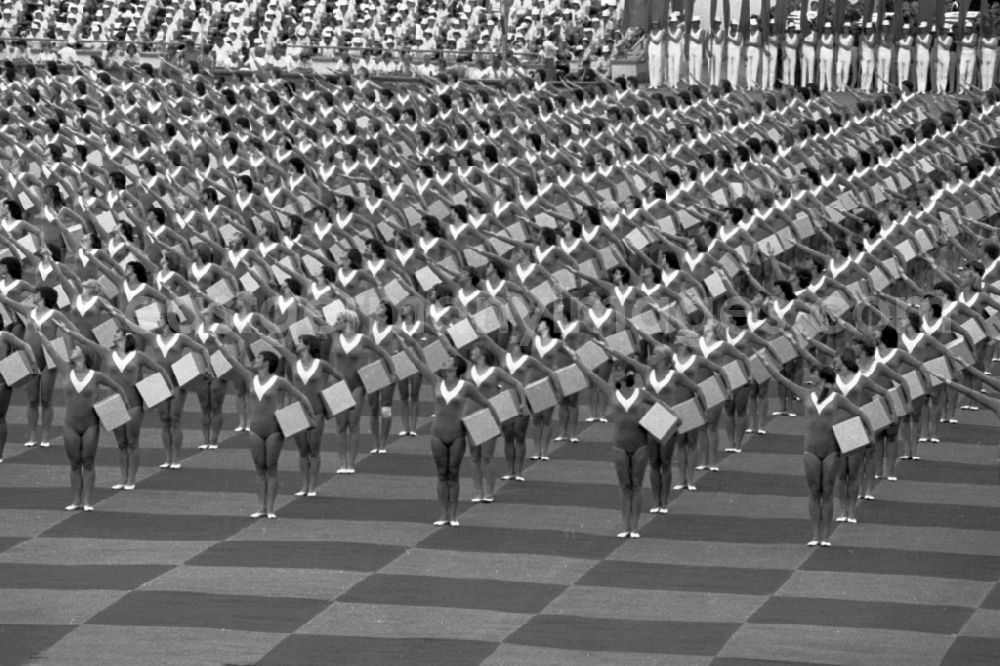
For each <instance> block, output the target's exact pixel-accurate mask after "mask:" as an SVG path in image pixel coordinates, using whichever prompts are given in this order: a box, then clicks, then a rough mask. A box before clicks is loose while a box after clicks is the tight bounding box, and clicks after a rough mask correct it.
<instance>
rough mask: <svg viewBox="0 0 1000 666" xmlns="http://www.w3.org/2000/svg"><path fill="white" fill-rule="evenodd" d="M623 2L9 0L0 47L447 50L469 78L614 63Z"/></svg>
mask: <svg viewBox="0 0 1000 666" xmlns="http://www.w3.org/2000/svg"><path fill="white" fill-rule="evenodd" d="M623 8H624V1H623V0H546V1H544V2H529V1H528V0H506V1H501V0H404V1H402V2H397V1H395V0H393V1H389V0H329V1H327V2H322V1H319V2H318V1H317V0H248V1H247V2H233V1H230V2H221V1H219V0H215V1H207V0H150V1H149V2H135V1H132V0H122V1H119V2H115V1H113V0H104V1H103V2H96V1H95V0H74V1H71V2H59V1H57V0H41V1H40V2H24V1H23V0H15V1H13V2H11V1H10V0H6V1H5V2H4V3H3V10H2V11H3V18H2V20H0V37H2V39H3V40H4V41H5V44H7V45H9V48H4V49H3V52H2V53H0V56H3V57H5V58H7V59H12V60H18V59H32V60H35V61H46V60H53V59H58V60H63V61H65V60H72V59H73V58H74V57H77V54H78V53H79V52H81V51H90V52H94V51H97V52H101V53H102V55H103V56H104V58H105V59H106V60H111V61H112V62H113V61H134V60H137V59H138V58H139V57H140V56H141V54H142V53H144V52H149V51H154V52H157V53H166V54H168V55H171V56H173V55H177V54H178V53H180V54H181V55H182V56H183V55H184V54H185V53H186V54H188V57H192V56H191V54H196V55H197V57H198V58H199V59H200V60H203V61H204V62H205V64H210V65H212V66H217V67H227V68H242V67H249V68H251V69H254V68H259V67H262V66H265V65H274V66H278V67H282V68H285V69H290V70H293V69H297V68H300V67H313V66H314V65H313V63H314V62H316V61H323V62H325V63H330V61H332V65H330V68H332V69H340V70H350V71H355V70H356V69H357V68H358V67H359V66H364V67H366V69H368V70H369V71H370V72H373V73H374V72H378V73H388V74H392V73H408V71H409V70H410V68H411V67H417V66H422V65H425V66H426V67H425V69H426V71H427V72H428V73H430V70H431V69H432V68H433V67H434V64H433V62H432V61H434V60H437V59H439V58H447V59H448V61H449V62H450V63H454V62H456V61H459V62H465V63H467V64H468V66H469V69H471V70H472V72H471V76H472V77H473V78H475V77H476V76H482V77H484V78H485V77H486V76H487V75H490V74H496V73H498V72H499V74H500V78H502V74H503V71H504V70H505V67H506V66H505V65H504V64H503V63H496V62H493V61H492V60H491V57H492V55H494V54H498V53H514V54H517V55H518V56H519V57H520V59H521V60H524V59H525V58H527V59H530V60H541V61H546V62H550V63H552V65H553V68H555V66H556V65H558V66H559V67H561V68H563V69H564V70H567V71H568V69H569V66H570V63H580V62H583V61H585V60H589V61H593V62H594V63H595V64H596V65H597V67H598V69H599V70H604V71H606V70H607V68H608V64H609V62H608V61H609V60H610V58H611V56H612V55H613V52H614V51H615V49H616V46H617V47H621V46H622V45H625V46H626V47H627V44H629V43H631V42H632V41H634V40H632V39H624V37H625V35H624V34H623V33H622V32H621V31H620V29H619V26H620V24H621V19H622V12H623ZM629 37H631V34H630V35H629ZM459 52H461V53H459ZM428 55H429V56H430V61H427V60H425V58H426V56H428ZM489 70H492V71H489Z"/></svg>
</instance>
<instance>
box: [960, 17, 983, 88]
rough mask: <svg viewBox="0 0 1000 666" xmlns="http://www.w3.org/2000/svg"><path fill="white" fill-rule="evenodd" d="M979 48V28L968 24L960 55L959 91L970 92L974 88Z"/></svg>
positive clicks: (963, 36)
mask: <svg viewBox="0 0 1000 666" xmlns="http://www.w3.org/2000/svg"><path fill="white" fill-rule="evenodd" d="M978 47H979V28H977V27H976V26H975V25H972V24H967V25H966V26H965V33H964V34H963V35H962V48H961V51H960V52H959V54H958V85H957V86H956V88H957V89H958V90H968V89H969V88H971V87H972V85H973V83H974V81H973V74H974V73H975V71H976V55H977V54H976V51H977V50H978Z"/></svg>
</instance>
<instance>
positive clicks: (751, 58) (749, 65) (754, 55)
mask: <svg viewBox="0 0 1000 666" xmlns="http://www.w3.org/2000/svg"><path fill="white" fill-rule="evenodd" d="M761 37H762V35H761V32H760V24H759V22H758V21H757V17H756V16H751V17H750V34H749V35H747V43H746V55H745V56H744V61H745V65H746V77H747V88H749V89H751V90H753V89H754V88H758V87H759V86H760V46H761Z"/></svg>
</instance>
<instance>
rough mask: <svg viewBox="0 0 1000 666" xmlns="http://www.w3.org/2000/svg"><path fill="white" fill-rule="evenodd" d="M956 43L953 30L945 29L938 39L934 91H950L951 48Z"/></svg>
mask: <svg viewBox="0 0 1000 666" xmlns="http://www.w3.org/2000/svg"><path fill="white" fill-rule="evenodd" d="M954 45H955V35H954V32H953V31H945V32H942V33H941V36H940V37H938V40H937V59H936V65H935V76H934V79H935V85H934V92H937V93H944V92H948V75H949V73H950V72H951V48H952V46H954Z"/></svg>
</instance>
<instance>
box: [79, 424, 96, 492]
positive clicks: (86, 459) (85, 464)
mask: <svg viewBox="0 0 1000 666" xmlns="http://www.w3.org/2000/svg"><path fill="white" fill-rule="evenodd" d="M99 433H100V426H99V425H98V424H96V423H95V424H93V425H91V426H90V427H89V428H87V429H86V430H85V431H84V433H83V435H82V436H81V437H80V457H81V463H82V467H81V470H80V473H81V480H82V481H83V485H82V490H81V495H80V497H81V499H82V500H83V506H84V508H85V509H86V508H87V507H92V506H93V505H94V500H93V497H94V482H95V481H96V480H97V473H96V471H95V470H94V459H95V458H96V457H97V436H98V434H99Z"/></svg>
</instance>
